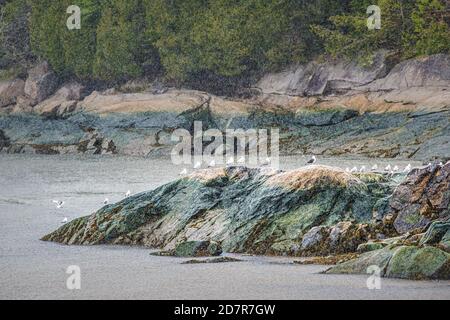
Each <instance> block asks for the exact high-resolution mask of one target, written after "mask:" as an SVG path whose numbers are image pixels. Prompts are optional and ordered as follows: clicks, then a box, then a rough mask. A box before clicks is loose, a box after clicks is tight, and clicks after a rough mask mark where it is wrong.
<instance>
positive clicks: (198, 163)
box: [194, 161, 202, 169]
mask: <svg viewBox="0 0 450 320" xmlns="http://www.w3.org/2000/svg"><path fill="white" fill-rule="evenodd" d="M201 167H202V163H201V162H200V161H197V162H196V163H195V164H194V169H200V168H201Z"/></svg>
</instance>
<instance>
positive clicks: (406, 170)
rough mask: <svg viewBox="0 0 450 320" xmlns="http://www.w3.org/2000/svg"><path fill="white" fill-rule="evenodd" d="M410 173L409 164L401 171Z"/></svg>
mask: <svg viewBox="0 0 450 320" xmlns="http://www.w3.org/2000/svg"><path fill="white" fill-rule="evenodd" d="M410 171H411V163H409V164H408V165H407V166H406V167H405V169H404V170H403V172H410Z"/></svg>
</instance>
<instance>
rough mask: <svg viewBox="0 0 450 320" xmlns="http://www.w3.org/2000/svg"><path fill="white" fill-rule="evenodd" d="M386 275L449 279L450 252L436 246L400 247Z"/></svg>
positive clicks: (417, 278) (418, 278)
mask: <svg viewBox="0 0 450 320" xmlns="http://www.w3.org/2000/svg"><path fill="white" fill-rule="evenodd" d="M386 277H389V278H401V279H413V280H425V279H444V280H449V279H450V254H448V253H446V252H444V251H442V250H440V249H438V248H434V247H425V248H419V247H406V246H404V247H400V248H399V249H398V250H397V251H396V252H395V254H394V255H393V256H392V258H391V260H390V262H389V265H388V268H387V270H386Z"/></svg>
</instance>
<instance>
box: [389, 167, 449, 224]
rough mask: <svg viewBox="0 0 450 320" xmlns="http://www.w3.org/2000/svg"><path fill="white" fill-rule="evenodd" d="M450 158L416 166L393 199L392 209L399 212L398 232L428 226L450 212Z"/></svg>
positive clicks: (396, 222)
mask: <svg viewBox="0 0 450 320" xmlns="http://www.w3.org/2000/svg"><path fill="white" fill-rule="evenodd" d="M449 204H450V162H448V163H446V164H445V165H440V164H437V163H435V164H432V165H431V166H428V167H426V168H424V169H415V170H413V171H412V172H411V173H410V174H409V175H408V177H407V178H406V180H405V181H404V182H403V183H401V184H400V185H399V186H398V187H397V189H396V190H395V192H394V194H393V195H392V198H391V201H390V213H392V214H393V215H395V216H397V218H396V219H395V222H394V227H395V229H396V230H397V231H398V232H399V233H405V232H408V231H412V230H414V229H417V228H424V227H426V226H427V225H428V224H429V223H430V222H431V221H433V220H436V219H438V218H445V217H448V216H450V209H449Z"/></svg>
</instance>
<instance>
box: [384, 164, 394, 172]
mask: <svg viewBox="0 0 450 320" xmlns="http://www.w3.org/2000/svg"><path fill="white" fill-rule="evenodd" d="M391 170H392V167H391V165H390V164H388V165H387V166H386V168H384V171H391Z"/></svg>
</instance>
